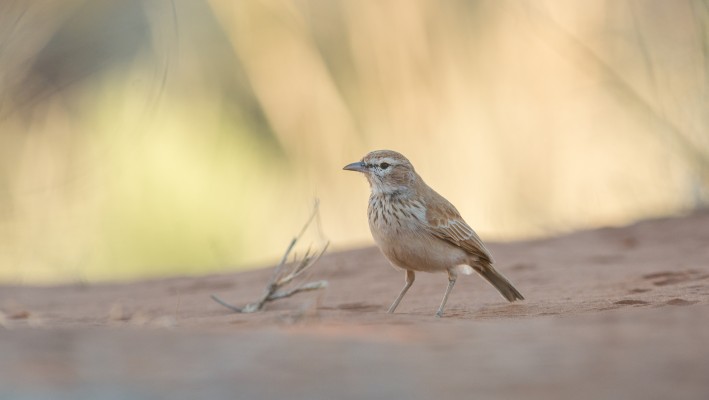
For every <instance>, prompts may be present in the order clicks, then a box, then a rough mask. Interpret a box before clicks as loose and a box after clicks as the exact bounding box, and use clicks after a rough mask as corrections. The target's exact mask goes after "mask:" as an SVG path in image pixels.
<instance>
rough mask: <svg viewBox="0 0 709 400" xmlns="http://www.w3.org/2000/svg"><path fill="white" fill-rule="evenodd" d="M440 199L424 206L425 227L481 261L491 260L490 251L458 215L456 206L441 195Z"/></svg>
mask: <svg viewBox="0 0 709 400" xmlns="http://www.w3.org/2000/svg"><path fill="white" fill-rule="evenodd" d="M440 200H442V201H436V202H435V203H436V204H435V205H434V204H428V207H427V208H426V221H427V222H428V224H427V227H426V228H427V229H428V231H429V232H431V233H432V234H433V235H435V236H437V237H439V238H441V239H443V240H445V241H448V242H450V243H452V244H454V245H456V246H458V247H460V248H462V249H463V250H465V251H467V252H468V253H470V254H472V255H475V256H477V257H479V258H480V259H481V260H482V261H487V262H489V263H492V262H493V259H492V255H491V254H490V251H489V250H488V249H487V248H486V247H485V245H484V244H483V242H482V240H480V237H479V236H478V234H477V233H475V231H474V230H473V228H471V227H470V226H469V225H468V224H467V223H466V222H465V221H464V220H463V217H461V216H460V213H459V212H458V210H456V208H455V207H454V206H453V205H452V204H450V203H449V202H448V201H447V200H445V199H444V198H443V197H440Z"/></svg>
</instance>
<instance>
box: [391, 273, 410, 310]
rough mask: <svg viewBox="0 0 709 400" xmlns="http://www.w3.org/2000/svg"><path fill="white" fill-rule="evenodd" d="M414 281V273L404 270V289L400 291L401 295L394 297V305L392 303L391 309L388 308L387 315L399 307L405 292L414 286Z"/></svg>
mask: <svg viewBox="0 0 709 400" xmlns="http://www.w3.org/2000/svg"><path fill="white" fill-rule="evenodd" d="M414 279H416V274H415V273H414V271H410V270H408V269H407V270H406V284H404V288H403V289H401V293H399V295H398V296H397V297H396V300H394V303H392V305H391V307H389V311H387V312H388V313H389V314H392V313H393V312H394V310H396V307H398V306H399V302H400V301H401V299H403V298H404V295H405V294H406V291H407V290H409V288H410V287H411V285H413V284H414Z"/></svg>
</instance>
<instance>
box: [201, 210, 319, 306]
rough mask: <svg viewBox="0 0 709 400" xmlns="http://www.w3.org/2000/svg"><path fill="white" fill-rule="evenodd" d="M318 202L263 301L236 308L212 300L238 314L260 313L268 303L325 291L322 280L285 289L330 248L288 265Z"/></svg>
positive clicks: (290, 248) (277, 270)
mask: <svg viewBox="0 0 709 400" xmlns="http://www.w3.org/2000/svg"><path fill="white" fill-rule="evenodd" d="M318 205H319V204H318V202H317V201H316V202H315V206H314V207H313V212H312V213H311V214H310V217H309V218H308V220H307V221H306V223H305V225H304V226H303V229H301V230H300V233H298V236H296V237H294V238H293V240H291V242H290V244H289V245H288V248H287V249H286V252H285V253H284V254H283V257H282V258H281V261H280V262H279V263H278V265H277V266H276V267H275V268H274V270H273V275H272V276H271V280H270V281H269V282H268V285H267V286H266V290H265V291H264V294H263V296H261V299H259V300H258V301H257V302H254V303H250V304H247V305H246V306H244V307H236V306H233V305H231V304H229V303H227V302H225V301H224V300H222V299H220V298H219V297H218V296H216V295H214V294H213V295H212V296H211V297H212V300H214V301H216V302H217V303H219V304H221V305H223V306H224V307H226V308H228V309H230V310H232V311H234V312H237V313H252V312H256V311H259V310H261V309H262V308H263V306H264V305H265V304H266V303H268V302H269V301H274V300H278V299H283V298H286V297H290V296H293V295H294V294H296V293H300V292H309V291H313V290H318V289H323V288H326V287H327V281H324V280H321V281H314V282H307V283H302V284H300V285H297V286H296V287H294V288H292V289H284V287H285V286H287V285H288V284H290V283H291V282H293V280H294V279H296V278H298V277H299V276H301V275H303V273H305V272H306V271H308V270H309V269H310V268H311V267H312V266H313V265H315V263H317V262H318V260H319V259H320V257H321V256H322V255H323V254H325V251H326V250H327V247H328V246H329V244H330V242H329V241H328V242H326V243H325V246H323V248H322V249H321V250H320V251H315V252H313V251H312V249H310V248H309V249H308V250H307V251H306V253H305V256H303V258H302V259H301V260H300V261H298V260H297V258H296V257H294V260H293V262H291V263H288V258H289V257H290V254H291V252H292V251H293V248H294V247H295V245H296V243H298V241H299V240H300V238H301V237H302V236H303V234H304V233H305V232H306V230H307V229H308V227H309V226H310V224H311V223H312V222H313V221H314V220H315V218H316V217H317V215H318Z"/></svg>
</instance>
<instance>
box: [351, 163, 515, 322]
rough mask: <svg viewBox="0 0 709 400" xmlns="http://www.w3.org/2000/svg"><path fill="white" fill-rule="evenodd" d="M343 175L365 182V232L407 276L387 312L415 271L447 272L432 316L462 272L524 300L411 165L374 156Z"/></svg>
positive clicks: (450, 207)
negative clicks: (359, 176)
mask: <svg viewBox="0 0 709 400" xmlns="http://www.w3.org/2000/svg"><path fill="white" fill-rule="evenodd" d="M344 169H346V170H349V171H358V172H362V173H363V174H364V175H365V176H366V177H367V180H368V181H369V185H370V187H371V189H372V193H371V195H370V197H369V208H368V211H367V213H368V217H369V228H370V230H371V232H372V236H373V237H374V241H375V242H376V243H377V246H379V248H380V249H381V250H382V252H383V253H384V255H385V256H386V258H387V259H388V260H389V262H391V263H392V265H394V266H395V267H398V268H401V269H404V270H405V271H406V284H405V285H404V288H403V289H402V290H401V292H400V293H399V296H397V298H396V300H394V303H393V304H392V305H391V307H389V312H390V313H392V312H394V310H396V307H397V306H398V305H399V302H400V301H401V299H402V298H403V297H404V295H405V294H406V291H407V290H409V288H410V287H411V285H412V284H413V282H414V279H415V272H416V271H423V272H436V271H446V272H448V288H447V289H446V293H445V295H444V296H443V301H442V302H441V305H440V307H439V308H438V311H437V312H436V316H438V317H440V316H441V315H442V314H443V309H444V308H445V305H446V302H447V301H448V295H449V294H450V292H451V290H452V289H453V285H454V284H455V281H456V278H457V276H458V274H457V269H458V268H459V267H461V266H469V267H472V268H473V270H475V271H476V272H477V273H479V274H480V275H481V276H482V277H483V278H485V279H486V280H487V281H488V282H490V283H491V284H492V285H493V286H494V287H495V288H496V289H497V290H498V291H499V292H500V294H502V296H504V297H505V299H507V300H508V301H515V300H523V299H524V297H522V295H521V294H520V293H519V292H518V291H517V289H515V288H514V286H512V284H510V282H509V281H508V280H507V279H506V278H505V277H504V276H502V275H501V274H500V273H499V272H497V271H496V270H495V269H494V268H493V266H492V264H493V259H492V255H491V254H490V251H489V250H488V249H487V248H486V247H485V245H484V244H483V242H482V240H480V237H478V235H477V234H476V233H475V231H474V230H473V229H472V228H471V227H470V226H469V225H468V224H467V223H466V222H465V221H464V220H463V217H461V216H460V213H459V212H458V210H457V209H456V208H455V207H454V206H453V205H452V204H451V203H450V202H449V201H448V200H446V199H445V198H443V196H441V195H439V194H438V193H436V192H435V191H434V190H433V189H431V188H430V187H429V186H428V185H426V183H425V182H424V181H423V179H421V177H420V176H419V175H418V174H417V173H416V171H415V170H414V167H413V165H411V162H409V160H407V159H406V157H404V156H403V155H401V154H399V153H397V152H395V151H391V150H377V151H373V152H371V153H369V154H367V155H366V156H364V158H362V161H359V162H355V163H352V164H348V165H346V166H345V167H344Z"/></svg>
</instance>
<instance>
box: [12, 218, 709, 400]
mask: <svg viewBox="0 0 709 400" xmlns="http://www.w3.org/2000/svg"><path fill="white" fill-rule="evenodd" d="M490 248H491V250H492V252H493V254H494V255H495V258H496V259H497V266H498V268H499V270H500V271H502V272H503V273H504V274H505V275H507V277H508V278H510V280H511V281H512V282H514V283H515V285H516V286H517V287H518V288H519V290H520V291H521V292H522V293H523V294H524V295H525V296H526V298H527V300H526V301H524V302H521V303H516V304H507V303H506V302H504V301H503V300H502V298H501V297H500V296H499V295H498V294H497V293H496V292H495V291H494V289H492V288H491V287H490V286H489V285H488V284H487V283H485V282H483V281H482V279H480V278H479V277H477V276H475V275H473V276H467V277H466V276H461V278H460V279H459V281H458V283H457V285H456V288H455V290H454V291H453V294H452V295H451V298H450V300H449V303H448V304H449V305H448V307H447V310H446V314H445V317H444V318H442V319H435V318H434V317H433V314H434V312H435V310H436V307H437V306H438V303H439V301H440V298H441V296H442V295H443V292H444V290H445V286H446V284H447V279H446V276H445V275H444V274H437V275H428V274H419V275H417V280H416V283H415V284H414V286H413V287H412V289H411V290H410V291H409V293H408V294H407V296H406V297H405V298H404V300H403V302H402V304H401V305H400V306H399V310H398V312H397V314H395V315H388V314H386V313H385V311H386V308H387V307H388V306H389V303H390V302H391V301H392V300H393V299H394V297H395V296H396V294H397V293H398V291H399V290H400V288H401V286H402V285H403V273H402V272H398V271H395V270H393V269H392V268H391V267H389V266H388V264H387V262H386V260H385V259H384V258H383V256H382V255H381V254H380V253H379V251H378V250H377V249H375V248H367V249H362V250H356V251H350V252H343V253H336V254H329V255H326V256H325V257H324V258H323V259H322V260H321V261H320V263H319V264H318V265H317V266H316V267H315V270H316V272H315V275H314V276H313V279H327V280H328V281H329V282H330V287H329V288H328V289H327V290H326V291H321V292H317V293H305V294H299V295H297V296H295V297H293V298H290V299H286V300H282V301H278V302H276V303H270V304H269V305H267V308H266V310H265V311H264V312H261V313H258V314H232V313H230V312H229V311H228V310H226V309H225V308H222V307H221V306H219V305H218V304H216V303H214V302H213V301H212V300H211V299H210V298H209V295H210V294H212V293H216V294H219V295H220V296H221V297H222V298H224V299H225V300H228V301H230V302H232V303H234V304H246V303H248V302H250V301H253V300H255V299H256V298H258V296H259V295H260V293H261V291H262V289H263V286H264V285H265V282H266V281H267V280H268V278H269V276H270V271H269V270H260V271H251V272H244V273H238V274H229V275H220V276H205V277H199V278H178V279H163V280H154V281H143V282H136V283H128V284H96V285H67V286H57V287H12V286H4V287H0V355H2V356H1V357H0V399H43V398H47V399H49V398H51V399H96V398H101V399H127V398H130V399H140V398H170V399H182V398H184V399H194V398H237V399H259V398H263V399H271V398H273V399H275V398H282V399H385V398H386V399H396V398H409V399H434V398H494V399H497V398H500V399H509V398H524V399H554V398H559V399H568V398H573V399H607V398H618V399H621V398H622V399H629V398H643V399H670V398H671V399H707V398H709V213H699V214H694V215H691V216H688V217H684V218H674V219H662V220H653V221H645V222H641V223H638V224H635V225H632V226H629V227H625V228H617V229H611V228H606V229H600V230H594V231H586V232H578V233H573V234H570V235H566V236H562V237H558V238H553V239H548V240H539V241H530V242H520V243H506V244H492V245H491V246H490Z"/></svg>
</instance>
